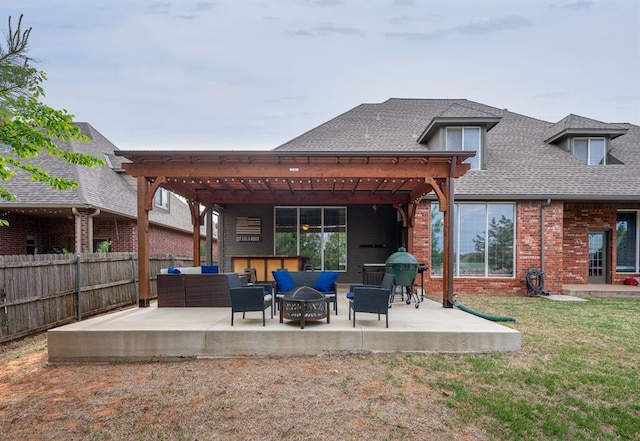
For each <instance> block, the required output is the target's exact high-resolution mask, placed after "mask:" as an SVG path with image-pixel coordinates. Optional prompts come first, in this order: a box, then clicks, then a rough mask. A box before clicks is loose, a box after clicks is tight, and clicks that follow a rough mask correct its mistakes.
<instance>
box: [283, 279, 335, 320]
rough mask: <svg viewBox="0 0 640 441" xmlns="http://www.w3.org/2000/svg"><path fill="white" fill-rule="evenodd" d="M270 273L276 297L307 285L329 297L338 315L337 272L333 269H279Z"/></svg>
mask: <svg viewBox="0 0 640 441" xmlns="http://www.w3.org/2000/svg"><path fill="white" fill-rule="evenodd" d="M272 274H273V279H274V280H275V282H274V284H275V285H274V286H275V293H276V298H280V297H283V296H284V295H285V294H286V293H287V292H289V291H291V290H293V289H295V288H299V287H301V286H308V287H310V288H313V289H315V290H317V291H320V292H321V293H322V294H324V295H325V296H327V297H329V300H330V301H331V302H332V303H333V310H334V311H335V313H336V315H338V301H337V292H338V288H337V283H336V280H337V278H338V274H339V273H337V272H334V271H287V270H279V271H272Z"/></svg>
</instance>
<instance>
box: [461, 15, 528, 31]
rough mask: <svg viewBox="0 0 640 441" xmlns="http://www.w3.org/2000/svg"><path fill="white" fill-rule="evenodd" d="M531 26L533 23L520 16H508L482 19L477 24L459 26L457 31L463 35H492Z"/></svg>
mask: <svg viewBox="0 0 640 441" xmlns="http://www.w3.org/2000/svg"><path fill="white" fill-rule="evenodd" d="M526 26H531V21H530V20H529V19H527V18H524V17H521V16H519V15H507V16H504V17H497V18H481V19H479V20H478V21H476V22H475V23H471V24H467V25H463V26H457V27H455V28H453V29H454V30H455V31H458V32H461V33H463V34H473V35H479V34H490V33H492V32H500V31H506V30H510V29H518V28H523V27H526Z"/></svg>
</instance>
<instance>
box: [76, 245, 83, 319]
mask: <svg viewBox="0 0 640 441" xmlns="http://www.w3.org/2000/svg"><path fill="white" fill-rule="evenodd" d="M80 268H81V266H80V254H76V288H77V302H78V304H77V313H76V317H77V319H78V321H80V320H82V295H81V292H82V289H81V286H80V281H81V280H82V278H81V274H80Z"/></svg>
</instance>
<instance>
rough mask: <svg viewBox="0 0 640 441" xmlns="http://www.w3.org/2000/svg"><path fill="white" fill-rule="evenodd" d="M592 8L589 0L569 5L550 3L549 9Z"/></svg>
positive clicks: (578, 0)
mask: <svg viewBox="0 0 640 441" xmlns="http://www.w3.org/2000/svg"><path fill="white" fill-rule="evenodd" d="M591 6H593V2H592V1H589V0H577V1H575V2H571V3H565V2H562V3H552V4H550V5H549V7H550V8H564V9H588V8H590V7H591Z"/></svg>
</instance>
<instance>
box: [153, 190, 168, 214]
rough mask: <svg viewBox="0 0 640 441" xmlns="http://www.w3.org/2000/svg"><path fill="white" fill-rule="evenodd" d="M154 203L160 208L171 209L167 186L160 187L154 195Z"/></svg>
mask: <svg viewBox="0 0 640 441" xmlns="http://www.w3.org/2000/svg"><path fill="white" fill-rule="evenodd" d="M153 203H154V205H155V206H156V207H158V208H164V209H165V210H168V209H169V190H167V189H166V188H159V189H158V191H156V194H155V196H154V197H153Z"/></svg>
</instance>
